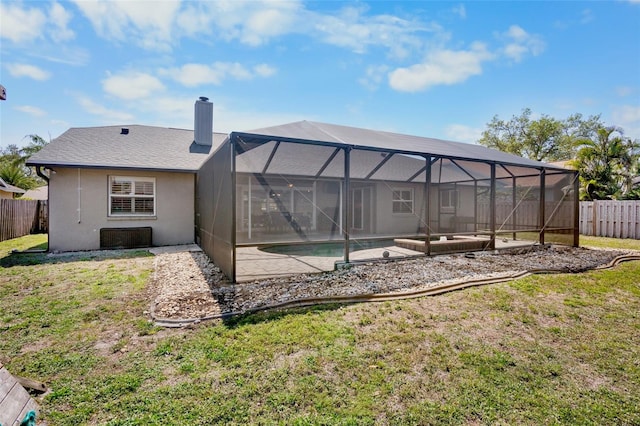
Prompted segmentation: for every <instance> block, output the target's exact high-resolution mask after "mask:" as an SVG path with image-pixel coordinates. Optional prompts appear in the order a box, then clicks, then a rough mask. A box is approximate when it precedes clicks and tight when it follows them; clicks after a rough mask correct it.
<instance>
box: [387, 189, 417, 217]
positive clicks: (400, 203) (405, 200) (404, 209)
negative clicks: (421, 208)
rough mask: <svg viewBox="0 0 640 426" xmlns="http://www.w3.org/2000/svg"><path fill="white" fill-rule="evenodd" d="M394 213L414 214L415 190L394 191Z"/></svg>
mask: <svg viewBox="0 0 640 426" xmlns="http://www.w3.org/2000/svg"><path fill="white" fill-rule="evenodd" d="M392 192H393V195H392V197H393V199H392V201H391V203H392V212H393V213H397V214H411V213H413V188H409V189H395V188H394V189H393V190H392Z"/></svg>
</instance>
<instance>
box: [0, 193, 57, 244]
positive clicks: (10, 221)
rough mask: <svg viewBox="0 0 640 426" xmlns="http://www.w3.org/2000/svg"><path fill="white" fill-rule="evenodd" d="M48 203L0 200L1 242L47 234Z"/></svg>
mask: <svg viewBox="0 0 640 426" xmlns="http://www.w3.org/2000/svg"><path fill="white" fill-rule="evenodd" d="M47 212H48V209H47V201H42V200H0V241H5V240H10V239H12V238H18V237H22V236H24V235H29V234H35V233H42V232H47V231H48V229H47V223H48V219H47V217H48V214H47Z"/></svg>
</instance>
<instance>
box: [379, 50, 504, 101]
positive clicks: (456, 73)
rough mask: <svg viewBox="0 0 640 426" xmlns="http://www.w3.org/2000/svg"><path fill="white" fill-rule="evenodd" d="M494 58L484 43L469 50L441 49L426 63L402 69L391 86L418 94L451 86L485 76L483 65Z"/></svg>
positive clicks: (391, 80) (394, 75)
mask: <svg viewBox="0 0 640 426" xmlns="http://www.w3.org/2000/svg"><path fill="white" fill-rule="evenodd" d="M493 58H494V55H493V54H492V53H490V52H489V51H488V50H487V47H486V46H485V45H484V44H483V43H479V42H475V43H473V44H472V45H471V48H470V49H469V50H445V49H442V50H437V51H434V52H432V53H430V54H429V55H428V56H427V58H426V60H425V62H423V63H420V64H416V65H412V66H410V67H408V68H398V69H396V70H394V71H392V72H391V73H390V74H389V84H390V85H391V87H392V88H393V89H395V90H399V91H402V92H418V91H421V90H426V89H429V88H430V87H432V86H437V85H451V84H456V83H461V82H464V81H466V80H467V79H468V78H469V77H472V76H474V75H479V74H482V63H483V62H485V61H488V60H491V59H493Z"/></svg>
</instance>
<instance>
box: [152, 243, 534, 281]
mask: <svg viewBox="0 0 640 426" xmlns="http://www.w3.org/2000/svg"><path fill="white" fill-rule="evenodd" d="M532 244H534V242H533V241H513V240H506V241H504V240H501V239H496V250H502V249H507V248H518V247H528V246H530V245H532ZM149 251H150V252H151V253H153V254H156V255H158V254H163V253H176V252H199V251H202V249H201V248H200V247H199V246H198V245H196V244H189V245H182V246H169V247H155V248H153V249H151V250H149ZM385 251H388V252H389V258H391V259H398V258H403V257H412V256H422V255H424V253H423V252H422V251H415V250H410V249H408V248H403V247H398V246H395V245H389V246H387V247H379V248H372V249H365V250H358V251H354V252H352V253H350V255H349V260H350V261H360V260H373V259H383V255H382V254H383V253H384V252H385ZM342 261H343V258H342V256H335V257H330V256H300V255H293V254H277V253H268V252H266V251H262V250H259V249H258V248H257V247H238V248H237V249H236V282H247V281H254V280H262V279H268V278H277V277H285V276H291V275H296V274H309V273H319V272H329V271H333V270H334V269H335V265H336V262H342Z"/></svg>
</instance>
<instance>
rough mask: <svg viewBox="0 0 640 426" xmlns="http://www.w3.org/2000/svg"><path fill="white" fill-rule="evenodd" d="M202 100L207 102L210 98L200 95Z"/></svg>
mask: <svg viewBox="0 0 640 426" xmlns="http://www.w3.org/2000/svg"><path fill="white" fill-rule="evenodd" d="M200 100H201V101H202V102H207V101H209V98H207V97H206V96H200Z"/></svg>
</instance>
